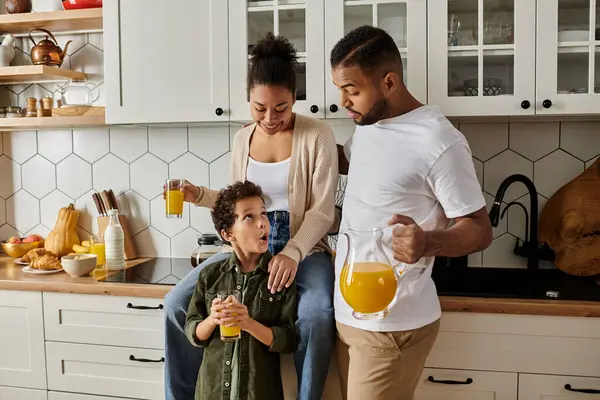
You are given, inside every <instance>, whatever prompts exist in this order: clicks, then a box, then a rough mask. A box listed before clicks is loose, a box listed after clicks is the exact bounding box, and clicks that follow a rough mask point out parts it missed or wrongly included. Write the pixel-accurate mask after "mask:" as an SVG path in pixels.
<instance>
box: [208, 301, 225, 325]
mask: <svg viewBox="0 0 600 400" xmlns="http://www.w3.org/2000/svg"><path fill="white" fill-rule="evenodd" d="M225 307H226V305H225V304H223V302H222V301H221V300H219V299H217V298H215V299H213V301H212V305H211V307H210V314H209V315H208V318H210V319H211V320H212V321H213V323H214V324H215V325H221V324H223V316H224V315H223V310H224V309H225Z"/></svg>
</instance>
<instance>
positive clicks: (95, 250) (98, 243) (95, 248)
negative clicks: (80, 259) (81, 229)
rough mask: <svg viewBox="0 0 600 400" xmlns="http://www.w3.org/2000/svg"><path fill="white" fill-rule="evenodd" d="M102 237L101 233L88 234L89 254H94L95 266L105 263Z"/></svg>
mask: <svg viewBox="0 0 600 400" xmlns="http://www.w3.org/2000/svg"><path fill="white" fill-rule="evenodd" d="M105 249H106V248H105V246H104V237H103V235H102V234H101V233H98V234H95V235H92V236H90V254H95V255H96V256H97V258H96V267H100V266H104V265H106V250H105Z"/></svg>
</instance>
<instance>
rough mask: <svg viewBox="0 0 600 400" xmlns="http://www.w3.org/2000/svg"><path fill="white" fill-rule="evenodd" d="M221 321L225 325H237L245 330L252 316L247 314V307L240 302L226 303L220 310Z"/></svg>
mask: <svg viewBox="0 0 600 400" xmlns="http://www.w3.org/2000/svg"><path fill="white" fill-rule="evenodd" d="M222 314H223V318H221V322H222V323H223V325H225V326H239V327H240V329H242V330H244V331H245V330H247V329H248V327H249V323H250V321H252V318H250V316H249V315H248V307H246V306H245V305H244V304H242V303H230V304H227V305H226V307H225V309H224V310H223V312H222Z"/></svg>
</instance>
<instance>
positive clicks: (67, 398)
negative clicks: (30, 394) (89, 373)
mask: <svg viewBox="0 0 600 400" xmlns="http://www.w3.org/2000/svg"><path fill="white" fill-rule="evenodd" d="M48 400H130V399H128V398H125V397H112V396H111V397H105V396H94V395H89V394H81V393H65V392H52V391H51V392H48Z"/></svg>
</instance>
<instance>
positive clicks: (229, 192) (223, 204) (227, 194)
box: [211, 181, 263, 239]
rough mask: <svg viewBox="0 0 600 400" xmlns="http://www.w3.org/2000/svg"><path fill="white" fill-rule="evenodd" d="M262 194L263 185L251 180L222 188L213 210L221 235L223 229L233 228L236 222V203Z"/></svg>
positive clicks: (215, 222) (214, 219) (212, 213)
mask: <svg viewBox="0 0 600 400" xmlns="http://www.w3.org/2000/svg"><path fill="white" fill-rule="evenodd" d="M262 195H263V192H262V189H261V187H260V186H258V185H256V184H254V183H252V182H250V181H244V182H236V183H234V184H232V185H229V186H227V187H226V188H225V189H222V190H221V191H220V192H219V195H218V196H217V201H216V202H215V206H214V207H213V209H212V211H211V216H212V220H213V223H214V224H215V229H216V230H217V232H218V233H219V235H221V231H222V230H225V231H228V230H229V229H231V227H232V226H233V224H234V223H235V205H236V203H237V202H238V201H240V200H243V199H247V198H248V197H260V198H262ZM223 239H224V238H223Z"/></svg>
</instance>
